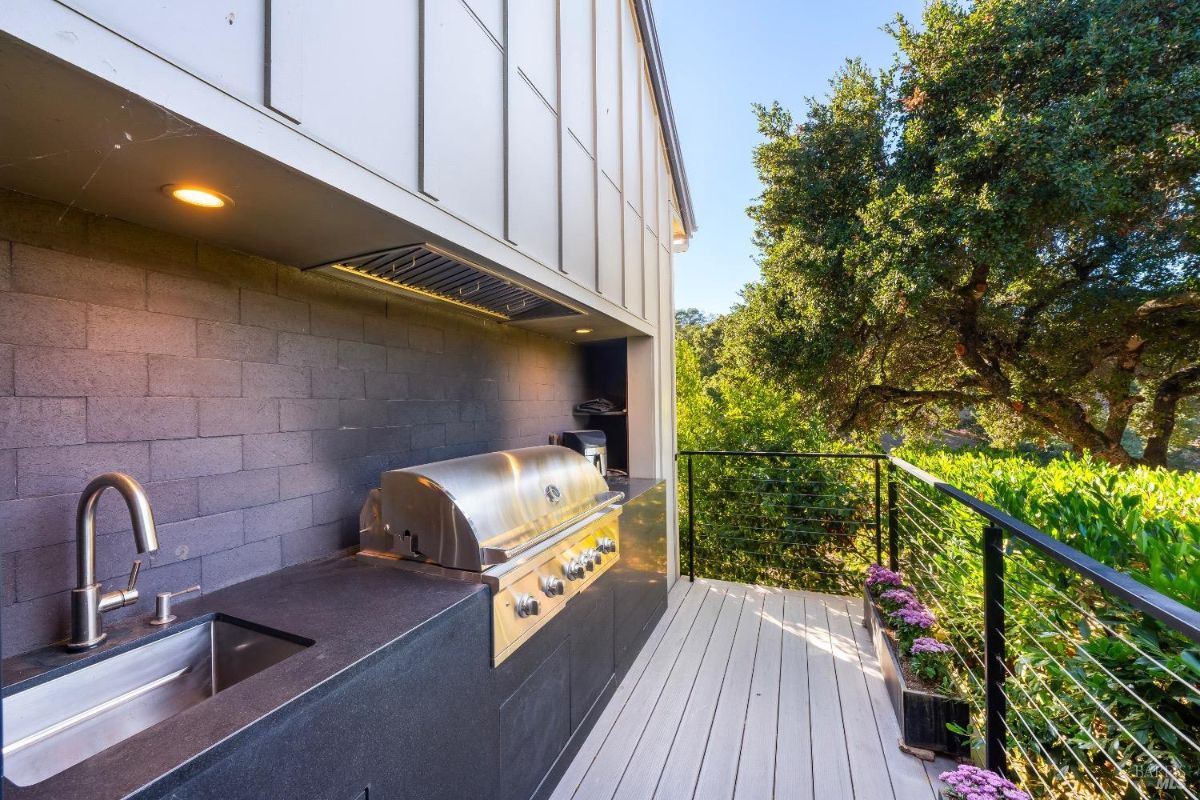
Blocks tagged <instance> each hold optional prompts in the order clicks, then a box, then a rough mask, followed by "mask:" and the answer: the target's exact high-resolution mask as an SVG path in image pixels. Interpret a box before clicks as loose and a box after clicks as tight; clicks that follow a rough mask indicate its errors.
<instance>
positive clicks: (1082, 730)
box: [899, 448, 1200, 798]
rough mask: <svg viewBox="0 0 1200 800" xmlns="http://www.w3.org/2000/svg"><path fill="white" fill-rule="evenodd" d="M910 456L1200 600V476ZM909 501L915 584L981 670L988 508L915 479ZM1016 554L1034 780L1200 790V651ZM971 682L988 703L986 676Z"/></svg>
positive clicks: (1015, 718) (1011, 555)
mask: <svg viewBox="0 0 1200 800" xmlns="http://www.w3.org/2000/svg"><path fill="white" fill-rule="evenodd" d="M899 455H901V457H903V458H905V459H906V460H909V461H911V462H912V463H914V464H916V465H918V466H920V467H921V468H922V469H924V470H926V471H927V472H930V473H932V474H934V475H936V476H937V477H938V478H940V479H941V480H943V481H945V482H947V483H949V484H952V485H955V486H957V487H959V488H960V489H962V490H964V491H966V492H968V493H971V494H974V495H976V496H978V497H980V498H981V499H982V500H984V501H986V502H988V503H991V504H993V505H995V506H997V507H999V508H1001V509H1003V510H1005V511H1007V512H1008V513H1010V514H1011V515H1012V516H1014V517H1017V518H1018V519H1022V520H1024V521H1026V522H1029V523H1030V524H1032V525H1033V526H1035V527H1037V528H1039V529H1041V530H1042V531H1044V532H1046V533H1048V534H1050V535H1052V536H1054V537H1055V538H1057V539H1059V540H1061V541H1064V542H1066V543H1068V544H1070V545H1072V546H1073V547H1075V548H1077V549H1079V550H1082V551H1083V552H1085V553H1087V554H1089V555H1091V556H1092V557H1094V558H1096V559H1097V560H1099V561H1102V562H1105V563H1108V564H1110V565H1111V566H1114V567H1117V568H1119V569H1121V570H1123V571H1125V572H1127V573H1130V574H1132V575H1133V576H1135V577H1136V578H1138V579H1139V580H1141V581H1142V582H1144V583H1146V584H1148V585H1150V586H1153V587H1155V588H1157V589H1158V590H1159V591H1161V592H1163V593H1164V594H1167V595H1168V596H1173V597H1175V598H1177V599H1179V600H1180V601H1182V602H1184V603H1186V604H1189V605H1192V606H1193V607H1200V592H1198V589H1200V560H1198V557H1197V555H1198V545H1200V475H1195V474H1181V473H1172V472H1168V471H1166V470H1150V469H1132V470H1121V469H1116V468H1113V467H1110V466H1108V465H1105V464H1101V463H1098V462H1095V461H1093V460H1091V459H1088V458H1067V457H1064V458H1060V459H1054V460H1051V461H1048V462H1046V463H1042V462H1041V461H1040V460H1038V459H1035V458H1032V457H1028V456H1018V455H1014V454H1011V453H1005V452H1002V451H993V450H989V451H971V452H945V451H933V450H924V449H915V448H907V449H905V450H904V451H903V452H901V453H900V454H899ZM900 496H901V535H902V540H903V541H902V559H901V562H902V566H903V567H904V569H905V575H906V578H907V579H908V580H909V581H911V582H912V583H914V584H915V585H916V586H917V588H918V589H919V590H920V591H921V592H922V594H923V595H924V596H926V597H929V598H930V600H931V601H934V602H933V606H934V610H935V611H936V612H937V614H938V617H939V621H940V622H941V623H942V624H943V626H944V627H945V628H946V629H948V630H950V631H952V636H951V641H952V642H953V644H954V645H955V648H956V650H957V652H958V653H959V654H961V655H963V657H964V665H965V666H966V667H967V669H968V670H969V671H971V672H974V673H975V674H976V675H977V676H980V675H981V674H982V653H981V647H980V645H981V642H980V637H981V624H982V597H981V595H980V587H981V585H982V570H981V553H980V529H981V527H982V521H981V518H979V517H978V516H975V515H974V514H971V513H969V512H966V511H965V510H964V507H963V506H961V505H960V504H957V503H955V502H953V501H952V500H950V498H947V497H944V496H942V495H940V494H939V493H937V492H934V491H932V490H930V489H929V488H928V487H925V486H924V485H923V484H915V482H910V481H904V482H903V488H902V490H901V492H900ZM1005 562H1006V574H1005V581H1006V589H1005V597H1006V604H1005V605H1006V612H1007V646H1008V655H1009V659H1008V660H1009V665H1008V671H1009V674H1008V678H1007V681H1006V695H1007V697H1008V700H1009V709H1010V710H1009V720H1010V723H1009V730H1010V735H1011V738H1012V739H1013V743H1014V746H1013V748H1012V753H1013V756H1014V759H1013V760H1014V766H1015V767H1016V768H1017V769H1018V770H1024V772H1023V773H1022V774H1023V776H1024V778H1025V783H1026V784H1027V785H1030V786H1032V785H1033V781H1034V779H1035V778H1036V777H1037V776H1038V775H1042V776H1051V778H1052V780H1051V782H1052V784H1053V789H1052V790H1051V789H1050V788H1049V787H1048V791H1047V796H1054V797H1058V796H1062V797H1068V796H1069V797H1122V798H1124V797H1154V798H1159V797H1161V798H1168V797H1175V796H1187V795H1181V794H1179V792H1180V791H1181V790H1180V789H1179V788H1178V786H1180V785H1183V786H1187V787H1188V789H1189V790H1190V791H1193V792H1194V791H1196V790H1197V789H1200V786H1198V784H1197V781H1200V749H1197V747H1196V746H1195V740H1196V737H1197V731H1200V688H1198V686H1200V649H1198V648H1197V647H1196V646H1195V645H1194V644H1193V643H1191V642H1190V641H1189V640H1187V639H1185V638H1184V637H1182V636H1180V635H1177V634H1175V633H1173V632H1172V631H1170V630H1168V629H1167V628H1166V627H1165V626H1163V625H1161V624H1160V623H1158V622H1157V621H1155V620H1154V619H1152V618H1149V617H1147V616H1146V615H1144V614H1141V613H1140V612H1137V611H1135V610H1134V609H1132V608H1131V607H1129V606H1128V605H1126V604H1124V603H1123V602H1121V601H1119V600H1118V599H1116V598H1114V597H1111V596H1108V595H1107V594H1105V593H1104V592H1103V591H1101V590H1100V589H1098V588H1097V587H1096V586H1095V585H1094V584H1092V583H1090V582H1089V581H1087V580H1086V579H1083V578H1081V577H1080V576H1078V575H1077V574H1076V573H1074V572H1072V571H1069V570H1067V569H1065V568H1063V567H1060V566H1058V565H1057V564H1056V563H1054V562H1052V561H1050V560H1049V559H1047V558H1045V557H1044V556H1042V555H1041V554H1040V553H1039V552H1037V551H1034V550H1032V549H1031V548H1027V547H1025V546H1023V545H1021V544H1020V543H1019V542H1015V541H1010V543H1009V550H1008V554H1007V556H1006V559H1005ZM960 689H961V690H962V691H964V693H966V694H967V696H972V697H973V699H974V701H975V707H976V709H977V710H980V709H981V708H982V698H981V697H980V696H979V689H980V684H979V683H978V682H977V681H966V682H962V683H960ZM1056 773H1057V775H1058V777H1057V779H1054V778H1053V776H1054V775H1055V774H1056Z"/></svg>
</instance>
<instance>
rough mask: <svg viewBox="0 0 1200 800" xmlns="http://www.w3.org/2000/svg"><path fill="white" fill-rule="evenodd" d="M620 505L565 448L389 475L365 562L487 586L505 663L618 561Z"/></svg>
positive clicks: (363, 528)
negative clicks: (515, 651)
mask: <svg viewBox="0 0 1200 800" xmlns="http://www.w3.org/2000/svg"><path fill="white" fill-rule="evenodd" d="M623 498H624V495H622V494H621V493H620V492H610V491H608V486H607V484H605V482H604V479H603V478H601V477H600V474H599V473H598V472H597V471H596V468H595V467H594V466H592V464H591V462H589V461H588V460H587V459H586V458H584V457H583V456H581V455H579V454H578V453H576V452H574V451H573V450H568V449H567V448H565V447H555V446H543V447H527V448H523V449H520V450H505V451H499V452H495V453H484V454H482V455H477V456H468V457H466V458H456V459H452V460H450V461H439V462H436V463H433V464H425V465H423V466H419V467H409V468H406V469H397V470H391V471H389V472H385V473H383V478H382V481H381V485H380V487H379V488H378V489H374V490H372V491H371V494H370V496H369V497H368V498H367V502H366V504H365V505H364V506H363V512H362V519H361V525H360V534H359V535H360V543H361V545H362V550H361V552H360V553H359V555H360V557H362V558H367V559H373V560H377V561H383V562H386V563H389V564H393V565H395V566H399V567H404V568H408V569H418V570H423V571H430V572H436V573H438V574H442V575H448V576H452V577H457V578H460V579H465V580H479V581H483V582H485V583H487V584H488V585H489V586H490V587H491V589H492V622H493V625H492V660H493V664H499V663H500V662H502V661H503V660H504V659H505V658H507V657H508V656H509V655H511V654H512V652H513V651H514V650H515V649H516V648H517V647H519V646H520V645H521V644H522V643H523V642H524V641H525V640H526V639H528V637H529V636H531V635H532V634H533V633H534V632H535V631H536V630H537V629H538V628H540V627H541V626H542V625H544V624H545V623H546V622H547V620H549V619H550V618H551V617H553V616H554V615H555V614H556V613H558V611H559V610H560V609H561V608H563V607H564V606H565V605H566V604H567V603H568V602H570V600H571V598H572V597H574V596H575V595H576V594H578V593H579V592H581V591H583V590H584V589H585V588H586V587H587V586H588V585H589V584H590V583H592V582H593V581H594V580H595V579H596V578H597V577H598V576H599V575H600V574H602V573H603V572H604V571H605V570H607V569H608V568H609V567H610V566H612V565H613V563H615V562H616V560H617V559H618V558H619V557H620V531H619V525H618V519H619V517H620V513H621V507H620V506H619V505H617V503H618V502H619V501H620V500H622V499H623Z"/></svg>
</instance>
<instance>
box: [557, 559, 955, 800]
mask: <svg viewBox="0 0 1200 800" xmlns="http://www.w3.org/2000/svg"><path fill="white" fill-rule="evenodd" d="M860 625H861V610H859V609H857V608H856V601H854V600H851V599H849V598H844V597H835V596H832V595H823V594H815V593H810V592H798V591H792V590H783V589H766V588H763V587H758V586H744V585H741V584H735V583H727V582H724V581H710V580H697V581H696V582H695V583H690V582H688V581H687V580H686V579H685V580H682V581H680V582H679V583H678V584H676V586H675V587H674V588H673V589H672V590H671V594H670V596H669V601H668V611H667V613H666V614H665V615H664V617H663V619H662V620H661V621H660V622H659V624H658V626H657V627H656V629H655V631H654V632H653V634H652V635H651V636H650V638H649V640H648V641H647V643H646V646H645V647H644V648H643V651H642V653H641V654H639V656H638V658H637V659H636V660H635V662H634V665H633V667H631V668H630V670H629V672H628V673H627V674H626V676H625V678H624V679H623V680H622V682H621V684H620V685H619V686H618V687H617V689H616V691H615V692H614V695H613V697H612V699H611V700H610V702H609V704H608V706H607V707H606V708H605V710H604V711H603V712H602V713H601V716H600V719H599V720H598V721H597V723H596V725H595V726H594V727H593V729H592V730H591V732H590V733H589V735H588V737H587V739H586V740H585V741H584V742H583V744H582V745H581V747H580V749H579V752H578V753H577V755H576V756H575V758H574V759H573V761H572V763H571V764H570V766H569V767H568V768H567V770H566V771H565V773H564V775H563V777H562V779H561V780H560V782H559V784H558V786H557V787H556V788H555V791H554V793H553V795H552V798H553V800H569V799H570V798H574V800H612V799H613V798H619V800H642V798H651V797H653V798H655V800H731V799H733V798H736V800H817V799H818V798H819V799H820V800H826V799H827V798H828V800H839V799H841V800H932V798H934V797H935V795H936V787H937V786H938V782H937V781H936V779H935V778H933V777H931V776H935V775H936V774H937V772H938V771H940V770H941V769H944V768H945V767H946V766H947V763H948V762H944V761H941V762H938V763H936V764H929V765H926V764H924V763H922V762H920V761H918V760H916V759H915V758H913V757H911V756H908V755H906V754H904V753H903V752H901V751H900V750H899V749H898V748H897V746H896V743H897V740H898V738H899V730H898V728H897V725H896V720H895V716H894V714H893V713H892V708H891V704H890V701H889V699H888V697H887V692H886V689H885V687H884V685H883V679H882V676H881V674H880V671H879V664H878V660H877V659H876V657H875V653H874V651H873V649H872V644H871V640H870V637H869V636H867V635H866V632H865V631H864V630H863V629H862V628H861V627H860Z"/></svg>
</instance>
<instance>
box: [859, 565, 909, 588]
mask: <svg viewBox="0 0 1200 800" xmlns="http://www.w3.org/2000/svg"><path fill="white" fill-rule="evenodd" d="M902 585H903V580H902V579H901V577H900V573H899V572H892V571H891V570H890V569H888V568H887V567H883V566H880V565H879V564H872V565H871V566H869V567H867V588H868V589H871V588H874V587H876V586H902Z"/></svg>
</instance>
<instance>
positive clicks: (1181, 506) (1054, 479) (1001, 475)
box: [898, 448, 1200, 608]
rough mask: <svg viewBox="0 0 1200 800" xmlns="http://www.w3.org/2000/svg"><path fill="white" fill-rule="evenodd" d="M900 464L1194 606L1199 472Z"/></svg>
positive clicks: (992, 457)
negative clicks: (916, 468)
mask: <svg viewBox="0 0 1200 800" xmlns="http://www.w3.org/2000/svg"><path fill="white" fill-rule="evenodd" d="M898 455H900V457H901V458H904V459H906V460H909V461H911V462H912V463H914V464H917V465H918V466H920V467H921V468H923V469H925V470H928V471H929V472H931V473H933V474H935V475H937V476H939V477H941V478H942V479H944V480H945V481H946V482H947V483H950V484H953V485H955V486H958V487H960V488H962V489H964V490H966V491H969V492H971V493H972V494H974V495H976V496H978V497H979V498H980V499H981V500H983V501H985V502H987V503H991V504H992V505H994V506H997V507H998V508H1001V509H1003V510H1005V511H1007V512H1008V513H1009V514H1012V515H1013V516H1014V517H1016V518H1017V519H1021V520H1024V521H1026V522H1028V523H1029V524H1031V525H1033V526H1034V527H1036V528H1038V529H1039V530H1042V531H1044V532H1046V533H1049V534H1050V535H1052V536H1053V537H1054V538H1056V539H1058V540H1059V541H1061V542H1065V543H1066V544H1069V545H1071V546H1072V547H1074V548H1076V549H1078V550H1081V551H1083V552H1084V553H1087V554H1088V555H1090V556H1091V557H1092V558H1095V559H1096V560H1097V561H1100V562H1102V563H1105V564H1109V565H1111V566H1114V567H1117V568H1119V569H1121V570H1122V571H1124V572H1127V573H1129V574H1130V575H1132V576H1133V577H1135V578H1137V579H1138V580H1139V581H1141V582H1142V583H1145V584H1146V585H1148V586H1152V587H1154V588H1155V589H1157V590H1158V591H1160V592H1162V593H1163V594H1166V595H1168V596H1171V597H1174V598H1176V599H1178V600H1180V601H1182V602H1184V603H1186V604H1188V605H1190V606H1192V607H1193V608H1200V473H1195V472H1191V473H1177V472H1169V471H1166V470H1162V469H1150V468H1146V467H1139V468H1135V469H1127V468H1126V469H1121V468H1116V467H1112V466H1110V465H1108V464H1105V463H1102V462H1099V461H1097V460H1095V459H1093V458H1089V457H1086V456H1085V457H1083V458H1073V457H1069V456H1068V457H1065V458H1058V459H1052V460H1050V461H1048V462H1044V463H1043V461H1041V460H1040V459H1036V458H1033V457H1031V456H1018V455H1013V454H1011V453H1004V452H1003V451H994V450H993V451H960V452H951V451H944V450H941V451H939V450H933V449H916V448H905V449H902V450H900V451H899V452H898Z"/></svg>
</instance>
